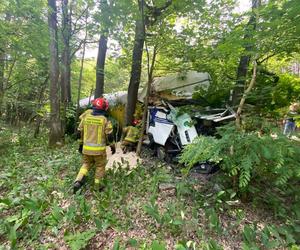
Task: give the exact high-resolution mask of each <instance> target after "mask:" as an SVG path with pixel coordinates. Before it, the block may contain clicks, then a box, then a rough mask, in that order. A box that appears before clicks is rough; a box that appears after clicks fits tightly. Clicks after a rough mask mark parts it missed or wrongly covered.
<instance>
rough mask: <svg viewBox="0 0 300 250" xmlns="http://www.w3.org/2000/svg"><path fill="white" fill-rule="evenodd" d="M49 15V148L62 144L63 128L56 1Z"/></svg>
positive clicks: (54, 0)
mask: <svg viewBox="0 0 300 250" xmlns="http://www.w3.org/2000/svg"><path fill="white" fill-rule="evenodd" d="M48 6H49V14H48V25H49V33H50V44H49V50H50V61H49V76H50V121H49V125H50V133H49V146H56V145H58V144H61V143H62V126H61V120H60V114H59V112H60V98H59V83H58V78H59V65H58V45H57V9H56V0H48Z"/></svg>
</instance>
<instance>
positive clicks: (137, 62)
mask: <svg viewBox="0 0 300 250" xmlns="http://www.w3.org/2000/svg"><path fill="white" fill-rule="evenodd" d="M144 42H145V25H144V22H143V20H142V19H140V20H136V22H135V37H134V47H133V54H132V65H131V76H130V81H129V86H128V95H127V107H126V116H125V124H126V125H131V124H132V121H133V116H134V112H135V108H136V102H137V97H138V89H139V86H140V79H141V72H142V58H143V48H144Z"/></svg>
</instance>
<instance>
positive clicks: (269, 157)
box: [181, 126, 300, 191]
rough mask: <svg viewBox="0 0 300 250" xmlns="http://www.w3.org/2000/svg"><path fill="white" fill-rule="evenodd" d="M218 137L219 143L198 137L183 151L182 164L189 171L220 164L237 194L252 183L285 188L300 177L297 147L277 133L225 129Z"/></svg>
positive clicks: (213, 139) (299, 157) (209, 138)
mask: <svg viewBox="0 0 300 250" xmlns="http://www.w3.org/2000/svg"><path fill="white" fill-rule="evenodd" d="M277 132H278V131H277ZM218 134H219V135H220V136H221V138H220V139H216V138H214V137H204V136H200V137H198V138H197V139H196V140H195V141H194V142H193V143H192V144H190V145H188V146H187V147H186V148H185V149H184V151H183V154H182V155H181V162H182V163H184V164H186V165H187V167H188V168H191V167H192V166H193V165H195V164H197V163H198V162H205V161H209V162H215V163H219V165H220V167H221V169H222V170H223V171H224V172H225V174H226V175H227V176H230V177H233V178H232V180H233V185H234V186H235V187H236V188H237V186H238V187H239V189H240V191H245V190H247V188H248V187H249V185H251V183H252V181H254V180H255V181H266V182H267V183H269V184H272V185H285V184H286V183H287V182H288V180H289V179H291V178H299V177H300V167H299V166H300V147H299V146H298V145H297V144H296V143H295V142H293V141H290V140H289V139H287V138H286V137H284V136H282V135H280V133H277V134H276V136H273V137H272V136H271V133H268V134H263V135H261V134H260V133H258V132H245V131H237V130H236V129H235V127H233V126H225V127H223V128H220V129H219V130H218Z"/></svg>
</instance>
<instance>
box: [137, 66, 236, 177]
mask: <svg viewBox="0 0 300 250" xmlns="http://www.w3.org/2000/svg"><path fill="white" fill-rule="evenodd" d="M210 83H211V77H210V75H209V74H208V73H201V72H196V71H189V72H187V73H185V74H184V75H182V74H172V75H169V76H165V77H159V78H156V79H155V80H154V82H153V83H152V85H151V89H150V96H149V106H148V116H147V126H146V134H147V137H148V138H147V139H146V140H145V142H146V143H147V144H148V145H149V146H150V147H151V148H152V149H154V151H155V153H156V155H157V157H158V158H159V159H161V160H165V161H167V162H177V158H178V157H177V156H178V155H179V153H180V152H181V151H182V149H183V147H184V146H186V145H187V144H190V143H192V141H193V140H194V139H195V138H196V137H197V136H198V135H200V134H202V135H213V134H214V133H215V131H216V130H215V129H216V127H218V126H220V125H222V124H224V123H226V122H228V121H230V120H233V119H234V118H235V112H234V111H233V110H232V109H231V108H230V107H229V106H227V107H224V108H215V109H211V108H210V107H209V106H207V103H206V104H205V100H201V101H200V103H201V105H194V106H193V104H198V103H197V101H196V100H195V99H194V98H193V95H194V93H196V92H199V91H200V93H205V92H207V91H209V86H210ZM146 93H147V88H144V89H143V90H142V92H141V93H140V96H139V101H141V102H142V101H143V100H144V98H145V96H146ZM191 104H192V105H191ZM200 107H202V108H200ZM182 110H185V111H186V110H188V112H183V111H182ZM196 167H197V168H198V169H199V171H202V172H210V171H211V170H212V168H213V167H214V166H213V164H210V163H199V164H198V166H196Z"/></svg>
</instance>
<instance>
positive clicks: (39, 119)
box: [33, 76, 49, 138]
mask: <svg viewBox="0 0 300 250" xmlns="http://www.w3.org/2000/svg"><path fill="white" fill-rule="evenodd" d="M48 80H49V76H47V77H46V79H45V81H44V84H43V85H42V86H41V89H40V92H39V97H38V107H37V109H38V110H40V109H41V108H42V107H43V106H44V104H45V102H44V100H45V98H44V95H45V90H46V89H47V83H48ZM42 118H43V116H42V115H40V114H38V113H37V116H36V125H35V129H34V133H33V137H34V138H37V136H38V134H39V132H40V126H41V123H42Z"/></svg>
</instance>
